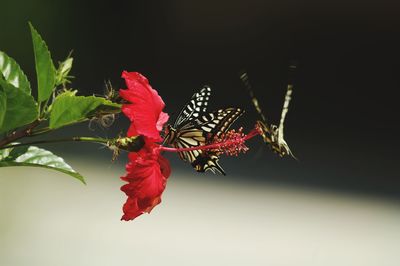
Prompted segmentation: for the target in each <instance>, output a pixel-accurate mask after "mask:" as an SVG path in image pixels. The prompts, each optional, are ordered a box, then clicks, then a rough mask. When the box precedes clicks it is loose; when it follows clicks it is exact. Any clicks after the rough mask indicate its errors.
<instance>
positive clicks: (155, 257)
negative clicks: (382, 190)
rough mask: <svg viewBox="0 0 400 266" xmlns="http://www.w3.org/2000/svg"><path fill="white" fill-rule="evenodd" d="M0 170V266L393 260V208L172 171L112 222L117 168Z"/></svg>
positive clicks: (398, 242)
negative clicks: (154, 193)
mask: <svg viewBox="0 0 400 266" xmlns="http://www.w3.org/2000/svg"><path fill="white" fill-rule="evenodd" d="M99 164H100V166H98V165H95V164H91V163H87V164H85V165H84V164H82V163H81V164H80V165H79V164H78V165H76V164H73V165H74V166H75V167H76V168H77V169H79V170H80V172H81V173H82V174H83V175H84V176H86V177H87V182H88V185H87V186H84V185H82V184H80V183H79V182H78V181H75V180H74V179H72V178H70V177H68V176H65V175H62V174H58V173H56V172H52V171H48V170H43V169H33V168H24V169H22V168H21V169H17V168H2V169H0V215H1V216H0V265H1V266H14V265H16V266H17V265H27V266H36V265H37V266H44V265H52V266H54V265H56V266H64V265H73V266H79V265H82V266H83V265H85V266H87V265H96V266H103V265H175V266H176V265H202V266H203V265H296V266H298V265H307V266H311V265H324V266H329V265H332V266H333V265H334V266H337V265H341V266H344V265H351V266H356V265H360V266H361V265H362V266H366V265H393V266H395V265H396V266H397V265H399V261H400V205H399V204H397V203H395V202H390V201H384V200H379V199H376V198H375V199H374V198H367V197H361V196H360V197H356V196H351V195H343V194H335V193H329V192H324V191H318V190H307V189H299V188H289V187H282V186H281V187H280V186H277V185H270V186H267V185H257V184H246V183H238V182H229V181H227V180H226V179H223V180H222V179H220V178H219V177H218V176H215V177H212V178H210V177H206V176H203V175H197V174H195V173H193V174H188V175H187V176H184V174H182V173H179V172H175V173H173V174H172V176H171V177H170V180H169V182H168V185H167V189H166V191H165V193H164V196H163V202H162V204H161V205H159V206H158V207H156V208H155V209H154V210H153V213H152V214H150V215H142V216H141V217H139V218H138V219H136V220H135V221H132V222H121V221H119V218H120V217H121V206H122V204H123V202H124V201H125V196H124V194H123V193H122V192H121V191H119V187H120V186H121V185H122V184H123V183H122V181H120V180H119V176H120V175H121V174H122V173H123V170H124V169H123V167H119V166H118V165H113V166H110V167H108V166H104V163H99Z"/></svg>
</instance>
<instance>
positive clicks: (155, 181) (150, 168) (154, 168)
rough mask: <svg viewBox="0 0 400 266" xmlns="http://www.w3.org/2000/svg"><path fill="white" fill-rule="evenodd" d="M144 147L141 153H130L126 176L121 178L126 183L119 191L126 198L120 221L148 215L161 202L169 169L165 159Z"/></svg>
mask: <svg viewBox="0 0 400 266" xmlns="http://www.w3.org/2000/svg"><path fill="white" fill-rule="evenodd" d="M154 147H155V146H153V147H151V146H145V149H143V150H142V151H143V153H139V154H138V153H130V154H129V160H130V162H129V163H128V164H127V166H126V170H127V174H126V175H125V176H123V177H121V179H122V180H124V181H126V182H128V184H125V185H124V186H122V187H121V190H122V191H123V192H125V194H126V195H127V196H128V200H127V202H126V203H125V205H124V207H123V211H124V216H123V217H122V220H132V219H134V218H135V217H137V216H139V215H141V214H143V213H145V212H147V213H149V212H150V211H151V210H152V209H153V208H154V207H155V206H156V205H157V204H159V203H160V202H161V195H162V193H163V191H164V189H165V185H166V181H167V178H168V177H169V175H170V173H171V168H170V165H169V162H168V160H167V159H165V158H163V157H162V156H161V155H160V154H159V152H158V151H157V150H156V149H155V148H154Z"/></svg>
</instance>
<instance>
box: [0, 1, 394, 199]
mask: <svg viewBox="0 0 400 266" xmlns="http://www.w3.org/2000/svg"><path fill="white" fill-rule="evenodd" d="M0 4H1V6H0V10H1V11H0V12H1V16H0V24H1V33H0V49H1V50H2V51H5V52H6V53H7V54H8V55H10V56H12V57H13V58H15V59H16V60H17V61H18V62H19V63H20V64H21V66H22V68H23V69H24V70H25V72H26V73H27V75H28V77H29V78H30V80H31V81H32V82H33V81H34V68H33V66H34V61H33V54H32V45H31V40H30V34H29V30H28V24H27V22H28V21H31V22H32V23H33V25H34V26H35V27H36V28H37V30H38V31H39V32H40V33H41V35H42V37H43V38H44V39H45V40H46V42H47V44H48V46H49V48H50V50H51V52H52V57H53V60H55V61H57V60H59V61H61V60H62V59H64V58H65V57H66V55H67V54H68V53H69V51H70V50H71V49H73V50H74V52H73V57H74V58H75V61H74V68H73V71H72V72H73V73H72V74H73V75H74V76H76V78H75V79H74V82H73V84H72V86H73V87H74V88H79V90H80V92H81V94H85V95H90V94H92V93H96V94H102V93H103V92H104V85H103V84H104V80H105V79H110V80H111V81H112V82H113V84H115V85H116V87H117V88H119V87H123V86H124V84H123V81H122V80H121V79H120V74H121V72H122V71H123V70H128V71H139V72H141V73H143V74H144V75H145V76H147V77H148V78H149V80H150V82H151V84H152V85H153V87H154V88H156V89H157V90H158V91H159V93H160V95H161V96H162V97H163V99H164V100H165V102H166V105H167V107H166V111H167V112H168V113H170V114H176V113H177V112H178V111H179V110H180V108H181V107H182V106H183V105H184V103H185V102H186V101H187V99H188V98H190V96H191V95H192V93H193V92H194V91H195V90H197V89H198V88H199V87H200V86H202V85H203V84H209V85H211V86H212V88H213V94H214V95H213V98H212V103H211V106H212V107H214V108H218V107H221V106H240V107H243V108H245V109H246V110H247V113H246V114H245V116H244V117H243V118H242V119H241V120H240V121H238V123H237V125H240V124H245V125H246V126H248V127H249V126H250V125H251V124H252V122H253V121H255V120H256V119H257V118H258V117H257V114H256V113H255V112H254V110H253V108H252V106H251V104H250V101H249V98H248V96H247V94H246V92H245V91H244V89H243V87H242V85H241V82H240V80H239V78H238V72H239V71H240V70H242V69H246V70H247V71H248V73H249V76H250V78H251V82H252V83H253V85H254V89H255V92H256V94H257V96H258V98H259V101H260V103H261V104H262V107H263V109H264V111H265V113H266V115H267V117H268V118H269V120H270V121H271V122H275V123H278V121H279V115H280V111H281V108H282V103H283V97H284V94H285V86H286V83H287V79H288V71H287V68H288V65H289V63H290V62H292V61H295V62H297V64H298V68H297V73H296V78H295V88H294V94H293V100H292V102H291V106H290V111H289V114H288V116H287V120H286V122H287V123H286V132H285V134H286V140H287V142H288V143H289V146H290V147H291V149H292V151H293V152H294V154H295V155H296V156H297V157H298V158H299V162H296V161H295V160H292V159H288V158H285V159H279V158H277V157H276V156H275V155H273V154H272V152H270V151H269V150H268V149H266V148H264V147H261V146H262V143H261V142H260V141H254V142H253V143H251V144H250V146H251V147H252V150H251V152H250V154H248V155H247V156H241V158H240V159H236V158H234V159H231V158H229V159H226V158H223V159H222V160H221V161H222V162H221V163H222V165H223V166H224V167H225V169H226V171H227V172H228V175H229V174H231V175H234V176H241V177H242V179H243V180H245V181H246V182H252V181H257V182H258V181H260V180H256V179H257V178H259V177H260V176H262V181H266V182H282V183H290V184H298V185H305V186H320V187H323V188H326V189H340V190H344V191H352V192H354V193H356V192H361V193H373V194H376V195H377V196H389V197H398V196H399V195H400V194H399V192H400V180H399V174H398V169H397V164H398V163H399V162H400V161H399V159H400V158H399V155H398V151H397V149H398V148H399V141H398V138H397V136H398V134H399V125H398V124H399V123H398V121H399V119H398V116H397V115H398V113H399V112H398V111H397V108H396V107H397V105H398V100H397V97H396V95H397V92H398V89H399V81H398V80H399V79H398V75H399V70H400V67H399V62H400V61H399V59H400V56H399V47H400V37H399V34H400V18H399V16H398V10H399V8H398V4H397V3H395V1H393V2H390V1H375V2H371V1H370V2H365V1H346V2H345V1H333V0H329V1H294V0H284V1H210V0H203V1H130V2H123V1H114V2H109V3H102V2H100V1H97V2H86V1H43V0H42V1H4V0H1V1H0ZM121 127H125V128H126V123H125V124H124V123H122V124H117V125H116V126H115V127H114V128H113V132H114V133H115V134H117V133H118V132H120V131H123V130H122V129H121ZM77 130H81V131H82V132H85V133H84V134H87V126H82V127H78V128H73V129H70V131H71V133H72V132H74V134H76V132H77ZM97 134H102V135H112V134H111V133H104V131H101V130H100V133H97ZM85 147H92V146H85ZM75 148H77V147H75ZM65 149H66V150H68V149H71V148H65ZM71 151H73V150H71ZM96 153H97V152H96ZM102 153H103V155H105V156H108V157H109V156H110V154H109V153H108V152H107V151H104V152H102ZM91 154H92V156H93V154H94V152H93V151H92V152H91ZM173 167H174V168H176V167H185V169H188V166H187V165H184V164H182V163H181V162H177V161H176V160H173ZM228 178H229V176H228Z"/></svg>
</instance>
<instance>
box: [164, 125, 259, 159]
mask: <svg viewBox="0 0 400 266" xmlns="http://www.w3.org/2000/svg"><path fill="white" fill-rule="evenodd" d="M257 135H260V130H259V129H258V128H257V127H256V128H254V129H253V130H251V131H250V133H249V134H247V135H244V134H243V133H242V129H239V131H238V132H235V131H234V130H232V131H230V132H228V133H227V134H225V135H224V136H222V137H220V138H217V139H216V142H214V143H211V144H207V145H200V146H195V147H190V148H171V147H164V146H160V147H159V149H160V150H161V151H169V152H186V151H195V150H216V151H217V152H219V153H226V154H227V155H237V154H238V153H239V152H240V151H244V152H245V151H247V150H248V148H247V147H246V146H245V145H244V143H245V142H246V141H247V140H249V139H251V138H253V137H255V136H257Z"/></svg>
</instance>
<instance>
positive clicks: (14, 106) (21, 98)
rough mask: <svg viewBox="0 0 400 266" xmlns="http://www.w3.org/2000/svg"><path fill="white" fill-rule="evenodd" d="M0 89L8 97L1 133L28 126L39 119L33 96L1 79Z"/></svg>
mask: <svg viewBox="0 0 400 266" xmlns="http://www.w3.org/2000/svg"><path fill="white" fill-rule="evenodd" d="M0 87H2V88H3V90H4V92H5V95H6V111H5V113H4V118H3V123H1V124H0V133H4V132H6V131H9V130H12V129H15V128H17V127H21V126H24V125H27V124H29V123H31V122H33V121H34V120H36V119H37V118H38V111H37V107H36V102H35V100H34V99H33V97H32V96H31V95H29V94H27V93H25V92H24V91H23V90H21V89H19V88H16V87H14V86H13V85H11V84H8V83H7V82H6V81H5V80H4V79H1V78H0ZM3 98H4V95H3V97H2V99H3ZM2 101H4V100H2ZM0 108H1V107H0Z"/></svg>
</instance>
